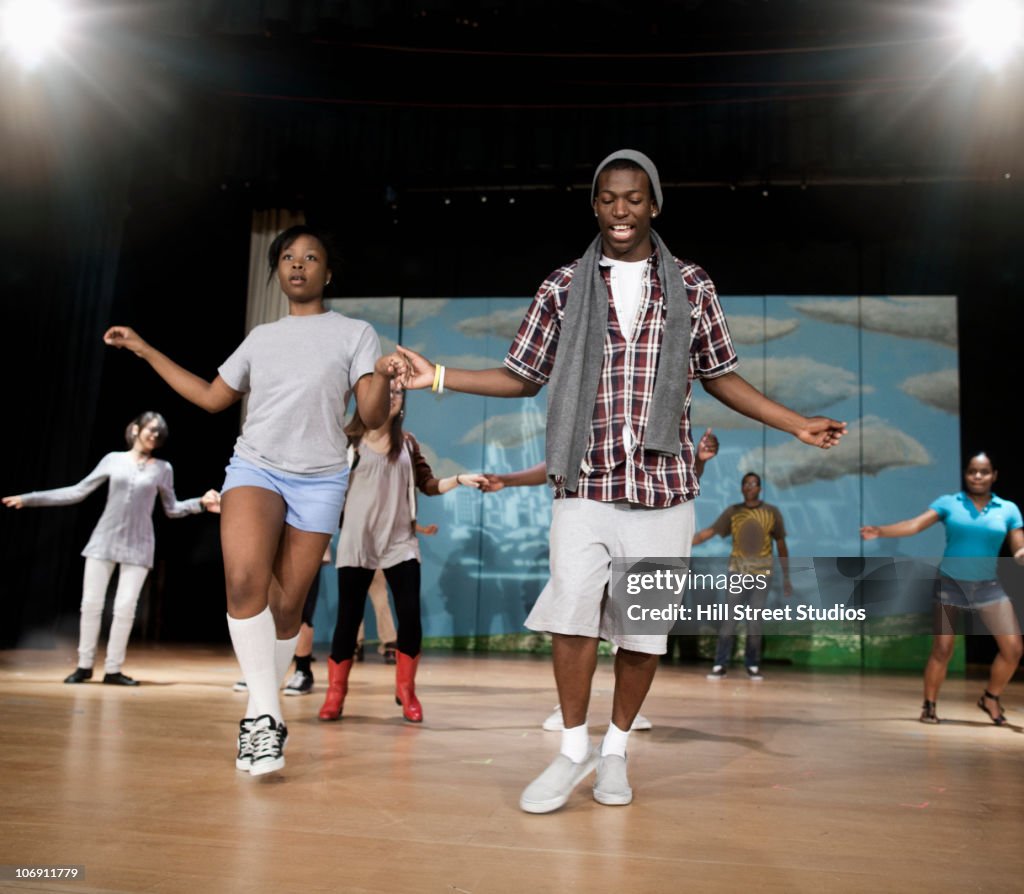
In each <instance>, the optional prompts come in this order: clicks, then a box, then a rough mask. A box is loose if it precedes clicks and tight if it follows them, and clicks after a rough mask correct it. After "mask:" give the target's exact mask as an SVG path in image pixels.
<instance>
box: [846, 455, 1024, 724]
mask: <svg viewBox="0 0 1024 894" xmlns="http://www.w3.org/2000/svg"><path fill="white" fill-rule="evenodd" d="M998 477H999V473H998V471H997V470H996V467H995V465H994V464H993V462H992V459H991V457H990V456H989V455H988V454H987V453H985V452H984V451H980V452H978V453H974V454H972V455H971V456H970V458H969V459H968V461H967V467H966V468H965V469H964V489H963V490H962V491H960V492H959V493H955V494H945V495H944V496H941V497H939V498H938V499H937V500H935V502H934V503H932V504H931V506H929V507H928V509H927V510H925V511H924V512H922V513H921V514H920V515H918V516H916V517H915V518H908V519H905V520H903V521H898V522H893V523H892V524H889V525H864V527H862V528H861V529H860V536H861V537H862V538H863V539H864V540H875V539H876V538H878V537H912V536H913V535H914V534H919V533H921V531H924V530H926V529H927V528H930V527H931V526H932V525H934V524H935V523H936V522H942V524H943V525H944V526H945V529H946V549H945V552H944V553H943V558H942V562H941V563H940V565H939V572H940V575H941V576H940V577H939V579H938V581H937V582H936V589H935V599H936V604H935V629H936V633H935V635H934V636H933V637H932V651H931V654H930V655H929V656H928V662H927V664H925V667H924V703H923V704H922V705H921V718H920V719H921V722H922V723H938V722H939V717H938V714H937V713H936V710H935V703H936V702H937V701H938V698H939V689H941V687H942V683H943V681H944V680H945V679H946V670H947V668H948V667H949V659H950V658H951V657H952V656H953V644H954V642H955V636H956V634H955V629H956V628H955V624H954V622H955V620H956V616H957V614H958V613H959V612H960V611H969V612H973V613H975V614H977V615H978V617H980V618H981V620H982V622H983V623H984V624H985V626H986V627H987V628H988V631H989V632H990V633H991V634H992V636H993V637H995V641H996V645H997V646H998V648H999V652H998V654H997V655H996V657H995V659H994V660H993V662H992V667H991V668H990V670H989V677H988V687H987V688H986V689H985V691H984V692H983V693H982V695H981V697H980V698H979V699H978V707H979V708H980V709H981V710H982V711H984V712H985V713H986V714H987V715H988V716H989V718H990V719H991V720H992V722H993V723H994V724H996V725H997V726H1002V725H1003V724H1004V723H1006V716H1005V714H1004V713H1003V708H1002V705H1001V704H1000V701H999V699H1000V696H1001V695H1002V694H1003V690H1004V689H1005V688H1006V684H1007V683H1009V682H1010V680H1011V679H1012V678H1013V674H1014V671H1016V669H1017V665H1018V664H1020V658H1021V653H1022V650H1024V646H1022V641H1021V632H1020V625H1019V624H1018V622H1017V615H1016V614H1015V612H1014V609H1013V604H1012V603H1011V602H1010V597H1009V596H1007V595H1006V591H1005V590H1004V589H1003V586H1002V584H1000V583H999V576H998V572H997V565H996V556H998V555H999V550H1000V549H1001V548H1002V545H1003V541H1004V540H1006V538H1007V536H1009V538H1010V549H1011V551H1012V552H1013V557H1014V559H1015V560H1016V561H1017V563H1018V564H1024V531H1022V530H1021V528H1022V526H1024V521H1022V520H1021V514H1020V509H1018V508H1017V504H1016V503H1011V502H1010V501H1009V500H1004V499H1003V498H1002V497H998V496H996V495H995V494H994V493H993V492H992V485H993V484H995V482H996V479H997V478H998Z"/></svg>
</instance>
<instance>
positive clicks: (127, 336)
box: [103, 326, 149, 357]
mask: <svg viewBox="0 0 1024 894" xmlns="http://www.w3.org/2000/svg"><path fill="white" fill-rule="evenodd" d="M103 343H104V344H107V345H110V346H111V347H112V348H127V349H128V350H129V351H131V352H132V353H133V354H135V356H136V357H141V356H142V352H143V351H145V350H146V348H148V347H149V345H148V344H146V342H145V341H144V340H143V338H142V336H140V335H139V333H137V332H136V331H135V330H134V329H132V328H131V327H130V326H111V327H110V328H109V329H108V330H107V331H106V332H104V333H103Z"/></svg>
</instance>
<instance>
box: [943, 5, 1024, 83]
mask: <svg viewBox="0 0 1024 894" xmlns="http://www.w3.org/2000/svg"><path fill="white" fill-rule="evenodd" d="M958 18H959V25H960V30H961V32H962V33H963V35H964V38H965V39H966V41H967V44H968V46H969V47H970V48H971V49H972V50H973V51H974V52H975V53H977V55H978V56H979V58H980V59H981V61H982V63H984V65H985V66H986V67H987V68H990V69H992V70H995V69H997V68H999V67H1001V66H1002V65H1003V64H1004V63H1005V62H1006V61H1007V59H1009V58H1010V56H1011V55H1012V54H1013V53H1014V52H1015V51H1017V50H1019V49H1020V46H1021V37H1022V32H1024V16H1022V11H1021V3H1020V0H972V2H970V3H967V4H966V5H965V6H964V7H963V8H962V9H961V11H960V15H959V17H958Z"/></svg>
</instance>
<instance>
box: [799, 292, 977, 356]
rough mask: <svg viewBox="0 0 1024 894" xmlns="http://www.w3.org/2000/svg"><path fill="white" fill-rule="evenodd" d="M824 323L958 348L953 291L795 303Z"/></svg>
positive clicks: (813, 300)
mask: <svg viewBox="0 0 1024 894" xmlns="http://www.w3.org/2000/svg"><path fill="white" fill-rule="evenodd" d="M792 306H793V307H794V308H795V309H796V310H798V311H800V312H801V313H805V314H807V316H809V317H813V318H814V319H816V320H821V321H822V322H825V323H838V324H839V325H843V326H860V327H862V328H864V329H866V330H868V331H870V332H882V333H885V334H887V335H896V336H899V337H900V338H920V339H924V340H926V341H933V342H936V343H938V344H940V345H946V346H947V347H951V348H955V347H956V345H957V338H956V298H955V297H953V296H951V295H936V296H924V295H922V296H914V297H900V298H892V299H885V298H860V299H857V298H850V299H848V300H834V299H830V298H826V299H812V300H810V301H797V302H794V303H793V305H792Z"/></svg>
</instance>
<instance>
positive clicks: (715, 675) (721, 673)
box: [708, 664, 725, 680]
mask: <svg viewBox="0 0 1024 894" xmlns="http://www.w3.org/2000/svg"><path fill="white" fill-rule="evenodd" d="M708 679H709V680H724V679H725V665H723V664H716V665H715V666H714V667H713V668H711V673H709V674H708Z"/></svg>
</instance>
